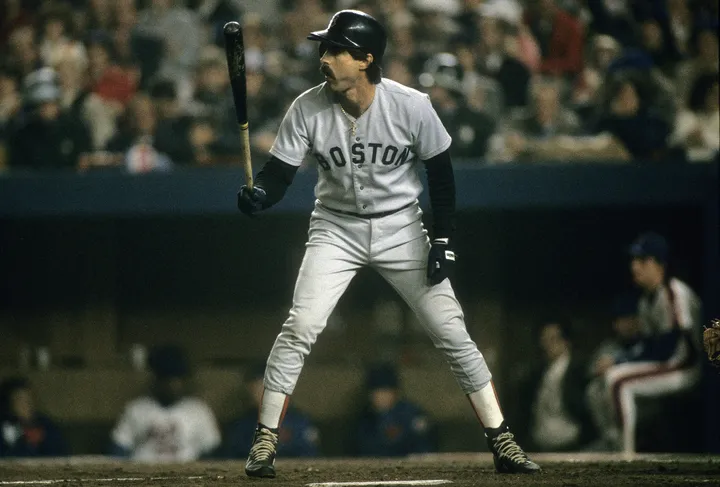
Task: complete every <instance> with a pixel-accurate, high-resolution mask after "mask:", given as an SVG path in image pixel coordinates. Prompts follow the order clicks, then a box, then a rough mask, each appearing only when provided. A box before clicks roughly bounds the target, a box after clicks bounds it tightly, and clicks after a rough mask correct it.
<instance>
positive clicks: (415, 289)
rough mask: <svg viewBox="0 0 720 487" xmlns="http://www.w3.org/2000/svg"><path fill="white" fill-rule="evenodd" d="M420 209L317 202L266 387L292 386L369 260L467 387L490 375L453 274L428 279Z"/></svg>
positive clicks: (476, 385)
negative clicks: (368, 211)
mask: <svg viewBox="0 0 720 487" xmlns="http://www.w3.org/2000/svg"><path fill="white" fill-rule="evenodd" d="M422 214H423V213H422V210H421V209H420V207H419V205H418V204H417V203H416V204H414V205H411V206H409V207H408V208H405V209H403V210H400V211H398V212H396V213H393V214H391V215H388V216H384V217H380V218H360V217H355V216H349V215H343V214H339V213H336V212H333V211H331V210H328V209H326V208H324V207H323V206H321V205H320V204H316V206H315V209H314V211H313V213H312V216H311V218H310V229H309V238H308V242H307V244H306V250H305V256H304V258H303V261H302V265H301V266H300V271H299V273H298V277H297V281H296V283H295V291H294V296H293V304H292V309H291V310H290V314H289V316H288V318H287V320H286V321H285V323H284V324H283V326H282V329H281V331H280V334H279V335H278V336H277V338H276V340H275V343H274V345H273V347H272V350H271V351H270V355H269V357H268V360H267V367H266V370H265V388H266V389H268V390H270V391H275V392H282V393H284V394H287V395H291V394H292V393H293V391H294V389H295V385H296V383H297V381H298V378H299V376H300V372H301V371H302V367H303V364H304V362H305V357H307V355H308V354H309V353H310V349H311V347H312V345H313V344H314V343H315V341H316V340H317V338H318V335H320V333H321V332H322V331H323V329H324V328H325V326H326V324H327V320H328V318H329V316H330V314H331V313H332V311H333V309H334V308H335V305H336V304H337V302H338V300H339V299H340V297H341V296H342V295H343V293H344V292H345V290H346V289H347V287H348V285H349V284H350V281H351V280H352V278H353V277H354V276H355V274H356V273H357V271H358V270H359V269H360V268H362V267H364V266H369V267H371V268H373V269H375V270H376V271H377V272H378V273H379V274H380V275H381V276H382V277H383V278H384V279H385V280H386V281H387V282H388V283H389V284H390V285H391V286H392V287H393V288H394V289H395V290H396V291H397V292H398V293H399V294H400V296H401V297H402V298H403V299H404V300H405V302H406V303H407V304H408V305H409V306H410V308H411V309H412V310H413V311H414V312H415V314H416V315H417V317H418V319H419V321H420V323H421V324H422V325H423V326H424V328H425V329H426V331H427V333H428V334H429V336H430V338H431V340H432V342H433V344H434V345H435V347H436V348H438V349H440V350H441V351H442V352H443V353H444V354H445V358H446V361H447V362H448V363H449V364H450V369H451V370H452V373H453V374H454V376H455V378H456V380H457V381H458V383H459V385H460V387H461V388H462V390H463V391H464V392H465V393H466V394H469V393H472V392H475V391H477V390H480V389H481V388H483V387H484V386H485V385H486V384H487V383H488V382H490V380H491V375H490V371H489V370H488V367H487V364H486V363H485V359H484V358H483V356H482V354H481V353H480V351H479V350H478V348H477V345H476V344H475V342H473V340H472V339H471V338H470V335H469V334H468V332H467V329H466V327H465V321H464V317H463V312H462V309H461V307H460V304H459V303H458V301H457V299H456V297H455V293H454V292H453V289H452V286H451V285H450V281H449V280H448V279H445V280H444V281H443V282H441V283H440V284H437V285H435V286H430V285H428V283H427V277H426V267H427V256H428V251H429V249H430V243H429V239H428V236H427V232H426V231H425V228H424V226H423V224H422Z"/></svg>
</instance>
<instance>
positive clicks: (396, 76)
mask: <svg viewBox="0 0 720 487" xmlns="http://www.w3.org/2000/svg"><path fill="white" fill-rule="evenodd" d="M383 64H384V65H385V68H384V69H383V75H384V77H386V78H388V79H391V80H393V81H397V82H398V83H402V84H404V85H405V86H411V87H415V86H417V81H416V80H415V78H414V77H413V75H412V72H410V69H409V68H408V65H407V64H406V63H404V62H403V61H402V60H401V59H399V58H389V59H388V58H385V59H384V60H383Z"/></svg>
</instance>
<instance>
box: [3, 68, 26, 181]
mask: <svg viewBox="0 0 720 487" xmlns="http://www.w3.org/2000/svg"><path fill="white" fill-rule="evenodd" d="M18 84H19V76H18V75H17V73H16V72H14V71H13V70H12V69H11V68H9V67H8V66H3V65H0V170H2V169H3V168H5V167H6V166H7V144H8V137H9V133H10V130H11V127H12V124H13V123H14V122H15V119H16V117H17V116H18V114H19V113H20V109H21V107H22V98H21V95H20V90H19V88H18Z"/></svg>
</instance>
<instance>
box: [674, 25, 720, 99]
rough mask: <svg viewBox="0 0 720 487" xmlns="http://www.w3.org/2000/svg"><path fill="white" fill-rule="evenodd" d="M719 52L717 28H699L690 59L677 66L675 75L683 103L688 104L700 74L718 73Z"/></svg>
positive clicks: (694, 38) (692, 45)
mask: <svg viewBox="0 0 720 487" xmlns="http://www.w3.org/2000/svg"><path fill="white" fill-rule="evenodd" d="M718 54H719V51H718V33H717V28H708V27H703V28H701V29H699V30H698V31H697V32H696V33H695V35H694V36H693V39H692V43H691V49H690V59H687V60H686V61H684V62H682V63H680V64H679V65H678V66H677V69H676V75H675V76H674V80H675V84H676V86H677V93H678V96H679V97H680V99H681V100H682V104H683V105H685V106H687V103H688V102H689V98H690V91H691V89H692V86H693V85H694V83H695V80H696V79H697V78H698V77H699V76H701V75H703V74H717V73H718V69H719V65H720V62H718Z"/></svg>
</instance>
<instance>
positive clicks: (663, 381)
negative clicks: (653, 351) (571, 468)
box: [587, 362, 700, 453]
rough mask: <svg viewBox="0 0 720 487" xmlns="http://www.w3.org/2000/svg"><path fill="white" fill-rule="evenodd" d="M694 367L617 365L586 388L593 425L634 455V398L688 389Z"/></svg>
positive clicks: (693, 378)
mask: <svg viewBox="0 0 720 487" xmlns="http://www.w3.org/2000/svg"><path fill="white" fill-rule="evenodd" d="M699 372H700V371H699V369H697V368H696V367H679V366H671V365H668V364H667V363H666V362H629V363H624V364H618V365H615V366H613V367H611V368H610V369H608V371H607V372H606V373H605V375H604V377H603V378H601V379H599V380H596V381H594V382H593V383H591V385H590V386H589V387H588V391H587V394H588V402H589V406H590V410H591V413H592V415H593V418H594V419H595V422H596V424H597V425H598V427H599V428H600V431H601V432H603V433H604V434H605V435H606V437H607V439H608V440H609V441H610V442H611V443H616V444H618V443H619V446H621V448H622V450H623V451H624V452H625V453H635V451H636V446H635V445H636V426H637V418H638V408H637V398H638V397H659V396H663V395H666V394H672V393H675V392H680V391H683V390H686V389H689V388H691V387H692V386H693V385H694V384H696V383H697V381H698V378H699Z"/></svg>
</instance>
